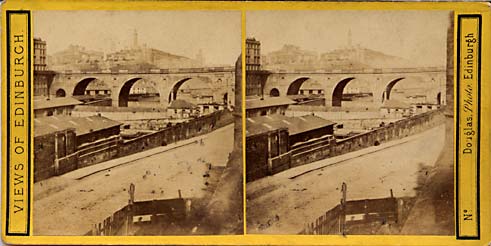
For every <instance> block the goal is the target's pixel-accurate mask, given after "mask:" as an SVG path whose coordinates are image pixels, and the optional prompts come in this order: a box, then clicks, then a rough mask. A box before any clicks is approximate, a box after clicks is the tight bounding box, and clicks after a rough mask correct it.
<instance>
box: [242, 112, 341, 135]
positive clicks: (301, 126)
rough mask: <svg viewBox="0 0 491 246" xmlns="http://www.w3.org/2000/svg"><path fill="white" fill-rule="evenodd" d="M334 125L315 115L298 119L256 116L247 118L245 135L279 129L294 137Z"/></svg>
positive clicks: (279, 115)
mask: <svg viewBox="0 0 491 246" xmlns="http://www.w3.org/2000/svg"><path fill="white" fill-rule="evenodd" d="M334 124H335V123H334V122H332V121H330V120H326V119H323V118H321V117H318V116H315V115H304V116H299V117H290V116H284V115H281V114H274V115H266V116H257V117H251V118H247V122H246V135H247V136H252V135H257V134H261V133H264V132H268V131H272V130H277V129H281V128H287V129H288V131H289V134H290V135H296V134H299V133H302V132H308V131H311V130H315V129H319V128H322V127H326V126H330V125H334Z"/></svg>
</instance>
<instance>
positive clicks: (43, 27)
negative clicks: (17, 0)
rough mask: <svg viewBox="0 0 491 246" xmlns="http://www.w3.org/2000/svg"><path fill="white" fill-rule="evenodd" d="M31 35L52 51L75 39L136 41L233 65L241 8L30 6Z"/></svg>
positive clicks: (98, 44)
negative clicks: (74, 8)
mask: <svg viewBox="0 0 491 246" xmlns="http://www.w3.org/2000/svg"><path fill="white" fill-rule="evenodd" d="M33 18H34V21H33V22H34V26H33V29H34V36H35V37H40V38H41V39H43V40H45V41H46V43H47V53H48V54H53V53H55V52H57V51H61V50H64V49H66V48H67V47H68V46H69V45H70V44H78V45H82V46H85V47H87V49H90V50H97V51H103V52H108V51H110V50H119V49H121V48H125V47H129V46H131V44H132V37H133V32H134V30H135V29H136V30H137V32H138V41H139V44H143V43H146V44H147V46H148V47H151V48H156V49H160V50H163V51H166V52H169V53H173V54H176V55H183V56H187V57H189V58H195V57H196V54H197V53H198V52H199V50H200V49H201V50H202V52H203V56H204V57H205V62H206V63H207V64H209V65H213V64H215V65H218V64H225V65H233V64H234V63H235V61H236V59H237V57H238V56H239V55H240V52H241V13H240V12H239V11H53V10H51V11H34V12H33Z"/></svg>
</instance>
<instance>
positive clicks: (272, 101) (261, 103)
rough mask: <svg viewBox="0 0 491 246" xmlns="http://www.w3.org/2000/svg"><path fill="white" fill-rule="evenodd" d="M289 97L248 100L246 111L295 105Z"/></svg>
mask: <svg viewBox="0 0 491 246" xmlns="http://www.w3.org/2000/svg"><path fill="white" fill-rule="evenodd" d="M294 103H295V101H293V100H291V99H290V98H288V97H264V98H255V99H249V100H246V109H255V108H266V107H273V106H282V105H290V104H294Z"/></svg>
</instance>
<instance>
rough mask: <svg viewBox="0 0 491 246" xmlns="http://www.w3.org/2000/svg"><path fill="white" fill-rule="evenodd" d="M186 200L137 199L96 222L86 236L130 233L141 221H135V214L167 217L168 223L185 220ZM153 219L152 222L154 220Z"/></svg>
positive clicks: (155, 217)
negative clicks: (101, 220)
mask: <svg viewBox="0 0 491 246" xmlns="http://www.w3.org/2000/svg"><path fill="white" fill-rule="evenodd" d="M186 211H187V210H186V201H185V200H184V199H183V198H174V199H165V200H150V201H137V202H134V203H132V204H128V205H126V206H125V207H123V208H121V209H120V210H118V211H116V212H115V213H114V214H112V215H111V216H109V217H107V218H106V219H104V221H103V222H101V223H98V224H95V225H94V227H93V228H92V229H91V230H90V231H89V232H87V233H86V234H85V235H86V236H117V235H130V234H131V231H132V227H133V226H134V225H137V224H138V223H141V222H139V221H137V222H134V221H133V218H134V217H135V216H144V215H151V220H152V221H154V220H157V218H158V217H159V216H165V217H166V223H169V224H170V223H173V222H174V221H178V220H183V219H185V218H186ZM152 221H151V222H152Z"/></svg>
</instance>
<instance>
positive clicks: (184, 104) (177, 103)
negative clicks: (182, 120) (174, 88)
mask: <svg viewBox="0 0 491 246" xmlns="http://www.w3.org/2000/svg"><path fill="white" fill-rule="evenodd" d="M196 107H197V106H196V105H194V104H192V103H190V102H188V101H185V100H182V99H176V100H174V101H172V102H171V103H170V105H169V107H168V108H172V109H182V108H185V109H193V108H196Z"/></svg>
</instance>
